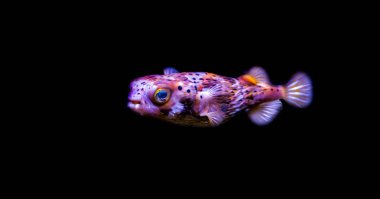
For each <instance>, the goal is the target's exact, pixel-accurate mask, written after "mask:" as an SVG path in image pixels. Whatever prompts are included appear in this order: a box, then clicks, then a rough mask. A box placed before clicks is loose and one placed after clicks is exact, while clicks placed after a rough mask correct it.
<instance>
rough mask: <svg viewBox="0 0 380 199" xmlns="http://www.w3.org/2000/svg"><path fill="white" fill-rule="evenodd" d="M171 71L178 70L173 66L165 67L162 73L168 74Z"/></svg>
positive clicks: (175, 71)
mask: <svg viewBox="0 0 380 199" xmlns="http://www.w3.org/2000/svg"><path fill="white" fill-rule="evenodd" d="M173 73H178V70H177V69H175V68H173V67H167V68H165V69H164V75H170V74H173Z"/></svg>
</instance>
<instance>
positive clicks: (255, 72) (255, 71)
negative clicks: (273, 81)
mask: <svg viewBox="0 0 380 199" xmlns="http://www.w3.org/2000/svg"><path fill="white" fill-rule="evenodd" d="M242 78H243V79H244V80H245V81H247V82H249V83H251V84H254V85H256V84H258V83H267V84H269V83H270V82H269V78H268V75H267V73H266V72H265V70H264V69H263V68H261V67H258V66H255V67H253V68H252V69H251V70H250V71H249V72H248V74H245V75H243V76H242Z"/></svg>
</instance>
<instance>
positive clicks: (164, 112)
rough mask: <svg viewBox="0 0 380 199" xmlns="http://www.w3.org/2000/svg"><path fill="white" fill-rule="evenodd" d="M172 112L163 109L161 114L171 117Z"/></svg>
mask: <svg viewBox="0 0 380 199" xmlns="http://www.w3.org/2000/svg"><path fill="white" fill-rule="evenodd" d="M170 111H171V109H169V110H168V109H163V110H160V112H161V114H163V115H169V112H170Z"/></svg>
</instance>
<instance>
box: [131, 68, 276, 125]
mask: <svg viewBox="0 0 380 199" xmlns="http://www.w3.org/2000/svg"><path fill="white" fill-rule="evenodd" d="M158 85H173V87H172V90H173V91H172V92H173V97H172V99H170V100H169V102H168V104H167V105H163V106H161V107H158V108H159V109H160V111H159V114H158V115H153V117H157V118H160V119H163V120H165V121H169V122H173V123H177V124H181V125H185V126H210V125H211V123H210V121H209V119H208V118H207V117H205V116H200V115H199V114H200V112H202V110H197V109H196V107H195V104H197V103H199V102H197V97H196V96H197V94H198V93H199V92H202V91H204V90H206V89H210V88H215V87H216V86H217V87H218V90H217V93H216V96H215V100H216V102H217V106H216V107H217V110H215V111H220V113H222V114H223V118H224V120H223V122H225V121H227V120H228V119H230V118H232V117H233V116H235V115H236V114H238V113H240V112H242V111H244V110H246V109H249V108H251V107H252V106H254V105H256V104H258V103H262V102H264V101H265V100H268V99H272V98H275V97H277V98H278V95H279V94H278V93H280V92H278V91H279V90H278V88H275V87H271V86H269V85H265V84H260V85H252V84H250V83H247V82H245V81H242V80H241V79H237V78H230V77H224V76H220V75H216V74H213V73H205V72H183V73H172V74H168V75H151V76H146V77H143V78H141V79H139V80H137V81H134V83H133V84H132V88H131V90H132V92H131V94H130V96H132V98H133V97H135V98H136V99H138V98H139V97H140V98H141V97H142V96H145V95H146V94H145V91H149V90H151V89H153V88H156V87H157V86H158ZM143 89H144V90H143ZM274 89H275V90H274ZM138 93H140V95H139V94H138ZM271 93H276V94H277V95H272V94H271ZM268 96H269V98H268ZM270 97H272V98H270ZM198 100H205V97H204V96H202V95H200V96H198ZM150 106H153V105H150ZM156 108H157V107H156Z"/></svg>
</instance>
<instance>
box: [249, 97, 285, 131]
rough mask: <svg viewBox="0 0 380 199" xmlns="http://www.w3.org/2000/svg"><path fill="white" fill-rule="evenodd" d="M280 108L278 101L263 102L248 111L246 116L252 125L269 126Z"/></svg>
mask: <svg viewBox="0 0 380 199" xmlns="http://www.w3.org/2000/svg"><path fill="white" fill-rule="evenodd" d="M281 108H282V104H281V101H280V100H275V101H271V102H264V103H261V104H259V105H257V106H256V107H254V108H253V109H252V110H250V111H249V113H248V115H249V118H250V119H251V121H252V122H253V123H255V124H257V125H259V126H262V125H266V124H269V123H270V122H271V121H272V120H273V119H274V118H275V117H276V116H277V114H278V113H279V112H280V110H281Z"/></svg>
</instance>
